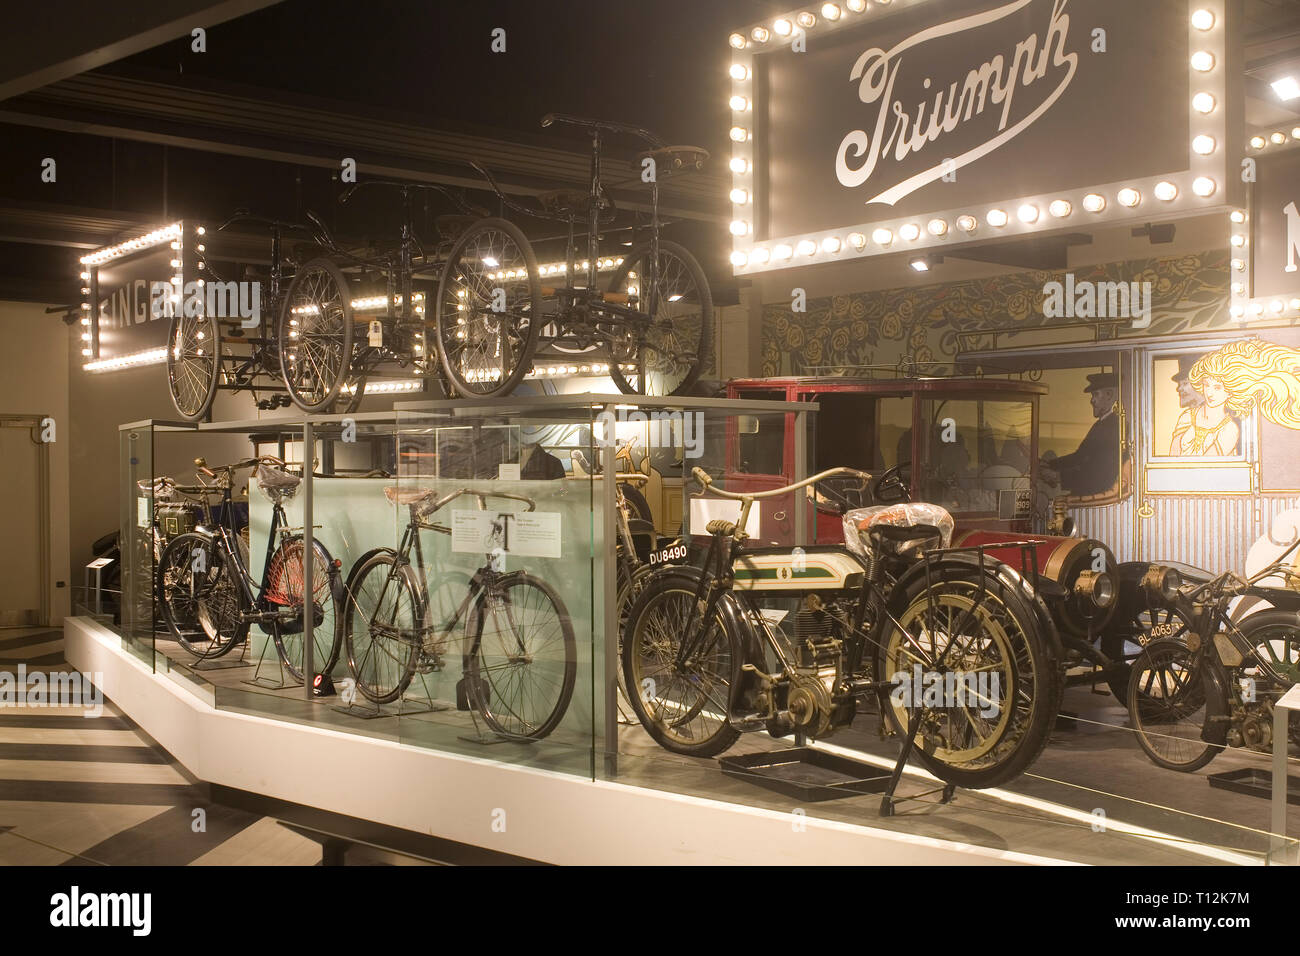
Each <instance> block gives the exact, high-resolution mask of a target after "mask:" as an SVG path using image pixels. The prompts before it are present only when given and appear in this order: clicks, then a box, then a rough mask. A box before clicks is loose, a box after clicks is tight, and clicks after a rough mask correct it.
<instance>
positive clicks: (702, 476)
mask: <svg viewBox="0 0 1300 956" xmlns="http://www.w3.org/2000/svg"><path fill="white" fill-rule="evenodd" d="M836 475H843V476H845V477H849V478H860V479H862V480H863V481H873V480H874V476H873V475H870V474H868V473H867V472H865V471H858V470H857V469H856V468H828V469H827V470H826V471H823V472H819V473H818V474H815V475H813V476H812V477H811V478H805V479H804V480H803V481H796V482H795V483H794V484H791V485H786V486H785V487H784V488H772V489H771V490H769V491H754V492H747V493H741V492H738V491H723V490H722V489H721V488H714V487H713V477H712V476H711V475H710V474H709V473H708V472H707V471H705V470H704V469H703V468H700V467H699V466H698V465H697V466H696V467H694V468H692V469H691V476H692V477H693V478H694V479H695V481H696V483H697V484H698V485H699V486H700V489H701V490H702V491H711V492H713V494H715V495H719V496H721V497H723V498H731V499H734V500H736V501H744V500H745V499H749V500H750V501H758V500H759V499H762V498H775V497H776V496H777V495H783V494H786V493H787V492H791V491H797V490H798V489H800V488H806V487H807V486H808V485H814V484H816V483H817V482H819V481H825V480H826V479H827V478H833V477H835V476H836Z"/></svg>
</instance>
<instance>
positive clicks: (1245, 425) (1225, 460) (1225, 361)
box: [762, 251, 1300, 572]
mask: <svg viewBox="0 0 1300 956" xmlns="http://www.w3.org/2000/svg"><path fill="white" fill-rule="evenodd" d="M1229 275H1230V261H1229V254H1228V253H1227V252H1226V251H1211V252H1206V253H1202V254H1198V255H1188V256H1179V257H1167V258H1152V259H1144V260H1136V261H1131V262H1124V263H1112V264H1108V265H1104V266H1097V267H1090V268H1085V269H1079V270H1076V271H1075V272H1074V273H1073V274H1070V275H1066V274H1065V273H1060V272H1042V271H1036V272H1022V273H1016V274H1013V275H1006V276H999V277H995V278H990V279H982V280H971V281H966V282H958V283H950V284H937V285H930V286H923V287H919V288H913V289H893V290H885V291H881V292H867V293H855V294H851V295H845V296H835V297H833V298H826V299H820V300H810V301H809V302H808V304H807V305H808V308H807V311H806V312H792V311H791V309H790V307H789V305H788V304H786V303H773V304H769V305H767V306H765V307H764V320H763V329H762V358H763V371H764V374H767V375H779V374H786V375H789V374H795V375H800V374H802V375H871V376H877V375H880V374H888V373H889V371H890V370H898V371H901V372H903V373H905V374H921V375H926V374H943V373H944V372H945V371H951V370H952V368H953V366H954V365H956V364H961V365H962V366H964V367H965V368H967V369H968V370H969V369H970V368H971V367H977V368H979V369H980V370H981V371H982V372H983V373H984V374H996V373H997V372H999V371H1000V370H1002V369H1006V370H1009V371H1011V372H1013V373H1014V374H1019V375H1023V376H1028V377H1030V378H1032V379H1034V380H1036V381H1040V382H1042V383H1043V384H1045V385H1047V386H1048V389H1049V391H1048V394H1047V395H1046V396H1044V398H1043V400H1042V401H1041V403H1040V417H1041V421H1040V430H1039V436H1038V437H1039V453H1040V459H1041V460H1040V469H1039V478H1040V483H1041V484H1040V487H1041V489H1042V492H1041V493H1042V494H1045V495H1048V496H1050V497H1053V498H1056V499H1058V500H1060V501H1063V502H1065V504H1066V506H1067V507H1068V509H1069V512H1070V513H1071V514H1072V515H1073V516H1074V517H1075V519H1076V521H1077V523H1078V526H1079V528H1080V530H1081V532H1082V533H1084V534H1087V535H1091V536H1094V537H1097V538H1099V539H1101V540H1104V541H1106V542H1108V543H1109V544H1110V545H1111V547H1112V549H1113V550H1114V552H1115V554H1116V556H1117V558H1118V559H1119V560H1121V561H1124V560H1138V559H1142V560H1171V561H1180V562H1184V563H1186V564H1191V565H1195V566H1198V567H1202V568H1205V569H1208V570H1211V571H1221V570H1228V569H1232V570H1237V571H1239V572H1240V571H1245V570H1246V569H1247V567H1249V566H1251V565H1252V564H1253V563H1255V560H1254V559H1257V558H1259V556H1260V555H1262V554H1264V553H1266V552H1267V553H1272V552H1273V551H1274V550H1276V549H1277V547H1278V542H1281V541H1291V540H1294V537H1293V536H1294V533H1295V530H1294V529H1295V525H1296V515H1297V513H1300V434H1298V433H1300V328H1295V327H1291V326H1290V325H1289V324H1283V323H1277V324H1275V325H1274V326H1273V327H1270V328H1243V327H1242V326H1240V325H1239V324H1238V323H1237V322H1236V320H1234V319H1232V318H1231V316H1230V313H1229V309H1228V303H1229V282H1230V279H1229ZM1102 283H1114V284H1116V285H1119V284H1129V285H1131V287H1132V288H1134V289H1137V288H1139V287H1143V288H1146V289H1149V290H1150V299H1149V306H1150V308H1149V312H1148V314H1147V316H1144V317H1143V319H1142V320H1140V321H1133V320H1132V319H1130V320H1128V321H1125V320H1124V319H1122V318H1116V317H1115V316H1114V315H1113V314H1112V315H1111V316H1107V317H1102V318H1098V317H1097V314H1098V313H1095V312H1094V313H1091V314H1089V313H1088V312H1086V311H1074V310H1073V309H1062V308H1061V303H1060V298H1061V293H1062V290H1064V293H1065V298H1066V300H1069V296H1070V295H1071V293H1072V290H1074V289H1077V288H1086V287H1098V286H1100V284H1102ZM1133 283H1137V284H1138V285H1132V284H1133ZM1146 284H1149V285H1146ZM1053 296H1056V297H1057V299H1053ZM1063 313H1065V314H1068V315H1069V316H1070V317H1068V318H1066V317H1063ZM1188 529H1199V530H1195V533H1192V534H1189V533H1188Z"/></svg>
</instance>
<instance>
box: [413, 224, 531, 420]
mask: <svg viewBox="0 0 1300 956" xmlns="http://www.w3.org/2000/svg"><path fill="white" fill-rule="evenodd" d="M541 314H542V286H541V280H540V279H539V278H538V273H537V257H536V256H535V255H534V254H533V247H532V245H531V244H530V243H529V241H528V239H527V238H526V237H525V236H524V234H523V233H522V232H520V231H519V228H518V227H517V226H515V225H514V224H513V223H509V222H506V221H505V220H504V219H483V220H480V221H479V222H477V223H475V224H474V225H472V226H470V227H469V228H468V229H466V230H465V232H463V233H462V234H461V236H460V238H458V239H457V240H456V241H455V243H453V244H452V248H451V252H450V253H449V254H448V258H447V263H446V265H445V266H444V267H443V271H442V280H441V281H440V282H439V283H438V303H437V312H436V316H435V318H436V326H435V327H436V331H437V342H438V357H439V359H440V360H441V362H442V368H443V371H444V372H445V373H446V375H447V377H448V379H449V380H450V382H451V385H452V387H453V388H454V389H455V390H456V391H457V392H458V393H459V394H461V395H464V396H466V397H468V398H473V397H476V396H477V397H486V396H491V395H508V394H510V392H512V391H513V390H514V388H515V386H516V385H518V384H519V381H520V380H521V379H522V378H523V377H524V376H525V375H527V374H528V370H529V368H530V367H531V363H532V359H533V353H534V352H536V351H537V337H538V332H539V330H540V327H541V325H540V317H541Z"/></svg>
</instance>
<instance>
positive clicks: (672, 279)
mask: <svg viewBox="0 0 1300 956" xmlns="http://www.w3.org/2000/svg"><path fill="white" fill-rule="evenodd" d="M649 258H650V246H649V245H644V246H638V247H637V248H635V249H633V250H632V251H631V252H629V253H628V254H627V256H626V257H624V259H623V264H622V265H621V266H619V267H618V271H616V272H615V273H614V276H613V278H612V279H611V280H610V283H609V291H610V292H613V293H620V294H621V293H626V292H627V291H628V286H629V284H631V285H635V284H636V283H637V281H639V280H640V279H641V278H642V277H643V276H644V274H645V263H646V262H647V261H648V260H649ZM632 271H635V272H636V274H637V276H636V279H632V280H629V276H628V274H629V273H630V272H632ZM659 274H660V276H662V277H664V278H663V279H662V280H661V282H663V283H664V284H665V287H664V288H661V289H659V290H657V294H656V296H655V298H656V299H657V300H658V301H655V302H650V303H648V305H649V308H650V309H653V310H654V311H653V314H652V315H651V317H650V321H651V327H652V333H653V334H657V335H659V336H662V338H661V339H659V340H658V341H659V343H660V344H659V346H656V345H655V340H654V339H653V338H652V339H650V340H648V341H647V342H645V343H643V344H642V345H641V346H640V347H637V346H636V344H635V339H634V338H633V337H632V336H631V334H629V335H628V336H625V337H624V338H623V340H622V341H623V345H624V347H625V350H626V351H627V352H630V354H620V349H619V344H618V343H617V342H611V346H610V361H609V376H610V378H612V379H613V380H614V384H615V385H617V386H618V388H619V390H620V391H622V392H625V393H627V394H629V395H682V394H685V393H686V392H689V391H690V389H691V388H692V387H693V386H694V385H695V383H696V382H698V381H699V379H700V375H701V374H702V373H703V372H704V370H705V369H706V368H709V367H710V366H711V365H712V364H713V339H714V334H715V333H714V327H713V293H712V292H711V291H710V290H709V280H708V278H707V277H706V276H705V274H704V269H703V267H702V266H701V265H700V263H699V261H698V260H697V259H696V258H695V256H694V255H692V254H691V252H690V250H688V249H687V248H686V247H685V246H682V245H679V244H677V243H675V242H670V241H667V240H663V239H661V240H660V241H659ZM673 296H678V297H679V298H677V299H672V298H671V297H673ZM679 302H685V303H686V306H685V307H684V308H687V309H689V308H691V307H692V306H698V308H699V316H698V318H696V319H692V318H691V317H690V316H689V315H679V316H677V317H676V318H674V317H673V316H672V314H671V312H672V311H673V310H676V309H677V308H679V307H678V306H677V303H679ZM670 304H671V305H672V307H673V308H672V309H670V308H669V305H670ZM644 305H646V303H645V300H644V299H643V300H642V306H644ZM643 311H644V309H643ZM660 312H662V313H663V314H662V315H661V314H660ZM697 323H698V328H697V327H696V325H697ZM672 343H676V348H675V349H674V351H675V352H676V353H677V355H678V357H679V358H678V360H677V361H673V360H671V359H670V358H669V356H668V355H667V353H666V346H667V345H668V344H672ZM681 356H689V358H687V359H686V361H685V362H682V361H681V360H680V357H681ZM625 364H632V365H636V366H638V367H639V368H640V367H644V368H645V370H646V373H647V374H645V375H642V374H641V373H640V372H639V371H633V372H625V371H624V369H623V367H622V366H623V365H625ZM656 375H658V376H659V378H658V379H656V378H655V376H656ZM647 379H648V380H649V382H648V383H647V381H644V380H647ZM647 385H648V386H649V387H647Z"/></svg>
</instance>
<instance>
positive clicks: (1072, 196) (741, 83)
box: [728, 0, 1233, 276]
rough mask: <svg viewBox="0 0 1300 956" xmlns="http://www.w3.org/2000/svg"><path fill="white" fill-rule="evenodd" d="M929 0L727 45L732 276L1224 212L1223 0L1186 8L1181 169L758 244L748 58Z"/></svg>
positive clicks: (824, 10) (799, 23) (830, 7)
mask: <svg viewBox="0 0 1300 956" xmlns="http://www.w3.org/2000/svg"><path fill="white" fill-rule="evenodd" d="M925 2H930V3H933V2H936V0H894V2H891V0H838V2H834V3H831V2H828V3H823V4H821V5H820V7H818V6H816V5H814V6H813V7H812V8H811V9H805V10H796V11H792V12H790V13H787V14H785V15H784V16H780V17H777V18H775V19H773V20H770V21H763V22H760V23H755V24H752V25H751V26H749V27H748V28H746V29H745V30H744V31H738V32H735V33H732V34H731V35H730V37H729V38H728V45H729V47H730V50H731V65H730V67H729V71H730V75H731V98H730V101H729V105H730V106H731V108H732V112H731V123H732V126H731V129H730V131H729V134H728V136H729V139H730V141H731V143H732V157H731V160H730V169H731V173H732V179H731V185H732V188H731V194H730V198H731V201H732V207H731V208H732V221H731V226H730V229H731V234H732V252H731V265H732V271H733V273H734V274H735V275H737V276H749V275H756V274H759V273H763V272H772V271H776V270H779V269H787V268H791V267H794V266H801V265H813V264H816V263H821V262H837V261H843V260H847V259H857V258H866V257H871V256H880V255H887V254H891V253H897V252H916V253H917V254H942V251H943V249H944V248H945V247H946V246H950V245H953V244H955V243H960V242H969V241H973V240H978V239H988V238H995V237H996V238H1004V237H1007V236H1030V235H1040V234H1044V233H1047V232H1050V231H1052V230H1056V229H1064V228H1074V229H1078V228H1081V227H1086V226H1089V225H1092V224H1094V223H1097V224H1109V225H1117V224H1121V223H1124V222H1132V221H1139V220H1140V221H1150V220H1151V219H1153V218H1155V217H1157V216H1158V217H1160V218H1166V219H1167V218H1182V217H1184V216H1191V215H1197V214H1199V213H1203V212H1206V211H1213V210H1215V209H1227V208H1230V207H1229V200H1230V198H1231V196H1232V194H1233V190H1229V189H1227V188H1225V186H1226V184H1228V182H1229V180H1228V178H1227V177H1228V174H1229V172H1230V170H1229V159H1230V156H1229V150H1228V149H1227V148H1226V144H1227V134H1228V120H1227V97H1228V82H1227V66H1226V62H1227V41H1226V34H1227V28H1226V26H1225V22H1224V20H1225V9H1224V7H1225V3H1224V0H1187V31H1188V40H1189V49H1190V50H1191V51H1192V53H1191V56H1190V57H1189V62H1188V91H1189V95H1188V103H1187V110H1188V116H1189V119H1190V126H1189V142H1188V144H1187V149H1188V166H1187V168H1186V169H1184V170H1180V171H1174V172H1170V173H1167V174H1164V175H1160V176H1154V177H1148V178H1145V179H1133V180H1129V181H1125V182H1114V183H1105V184H1100V185H1096V186H1093V187H1089V188H1082V189H1076V190H1071V191H1062V192H1056V193H1047V194H1042V195H1037V196H1021V197H1008V198H1007V199H1005V200H1001V201H997V202H990V203H988V204H983V205H972V206H969V207H967V208H960V209H947V210H943V211H941V212H936V213H931V214H928V215H927V216H924V217H918V216H906V217H901V218H894V219H884V220H879V221H875V222H871V223H863V224H861V225H858V226H854V227H849V228H841V229H836V230H830V231H823V232H809V233H803V234H800V235H791V236H781V237H776V238H771V239H766V240H763V241H761V242H760V241H755V240H754V238H753V229H754V224H753V208H754V207H753V190H754V142H753V129H752V126H753V122H752V117H753V108H754V82H753V67H754V59H755V57H756V56H761V55H762V54H763V53H766V52H772V51H774V50H779V49H782V48H784V47H785V45H786V44H789V43H791V42H792V40H793V38H794V37H795V35H796V34H797V33H798V32H800V31H803V32H805V33H806V34H807V35H808V39H809V40H810V41H811V40H814V39H815V38H816V36H817V35H818V34H822V35H827V34H830V33H831V32H832V31H835V30H841V29H845V28H853V27H857V26H859V25H861V24H862V23H864V22H867V21H869V20H870V19H871V18H872V17H873V16H875V15H879V14H881V13H882V12H889V11H892V10H895V9H898V8H900V7H905V6H915V5H916V4H919V3H925Z"/></svg>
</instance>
